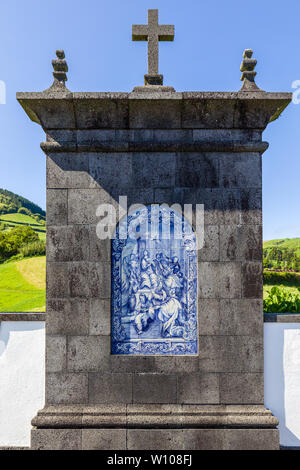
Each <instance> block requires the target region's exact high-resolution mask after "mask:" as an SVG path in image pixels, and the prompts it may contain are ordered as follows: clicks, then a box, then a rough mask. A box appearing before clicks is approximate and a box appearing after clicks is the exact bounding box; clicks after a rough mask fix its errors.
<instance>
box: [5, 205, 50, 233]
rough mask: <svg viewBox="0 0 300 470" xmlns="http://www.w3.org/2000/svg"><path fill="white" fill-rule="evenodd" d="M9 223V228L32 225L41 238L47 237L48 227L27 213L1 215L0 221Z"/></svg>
mask: <svg viewBox="0 0 300 470" xmlns="http://www.w3.org/2000/svg"><path fill="white" fill-rule="evenodd" d="M1 222H3V223H6V224H9V229H10V228H12V227H15V226H22V225H30V226H31V227H32V228H33V230H34V231H35V232H37V234H38V236H39V237H40V239H41V240H45V239H46V227H45V225H41V224H40V223H39V222H37V221H36V220H35V219H33V218H32V217H30V216H29V215H26V214H19V213H18V212H16V213H14V214H3V215H0V223H1ZM9 229H8V230H9Z"/></svg>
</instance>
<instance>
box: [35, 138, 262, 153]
mask: <svg viewBox="0 0 300 470" xmlns="http://www.w3.org/2000/svg"><path fill="white" fill-rule="evenodd" d="M268 146H269V144H268V143H267V142H220V141H211V142H191V143H182V142H178V143H177V142H171V141H170V142H161V143H158V142H93V143H90V144H88V143H86V144H85V143H79V144H77V143H59V142H42V143H41V149H42V150H43V151H44V152H45V153H46V154H50V153H58V152H102V153H110V152H191V153H192V152H230V153H232V152H247V153H248V152H255V153H260V154H262V153H263V152H265V151H266V150H267V148H268Z"/></svg>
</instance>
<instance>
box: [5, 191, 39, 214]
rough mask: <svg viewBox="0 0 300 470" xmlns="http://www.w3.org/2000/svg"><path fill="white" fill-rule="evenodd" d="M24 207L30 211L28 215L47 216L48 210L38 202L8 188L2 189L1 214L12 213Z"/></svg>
mask: <svg viewBox="0 0 300 470" xmlns="http://www.w3.org/2000/svg"><path fill="white" fill-rule="evenodd" d="M22 208H23V209H25V210H26V211H28V212H27V213H28V215H32V216H33V217H34V216H38V217H40V218H41V219H45V217H46V212H45V211H44V210H43V209H41V207H39V206H38V205H37V204H34V203H33V202H31V201H29V200H28V199H26V198H25V197H22V196H19V195H18V194H15V193H13V192H11V191H7V189H0V215H2V214H12V213H14V212H18V211H19V210H20V209H22ZM29 213H30V214H29Z"/></svg>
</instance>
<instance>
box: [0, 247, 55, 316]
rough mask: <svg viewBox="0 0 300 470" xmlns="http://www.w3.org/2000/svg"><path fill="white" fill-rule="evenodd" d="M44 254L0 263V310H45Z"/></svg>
mask: <svg viewBox="0 0 300 470" xmlns="http://www.w3.org/2000/svg"><path fill="white" fill-rule="evenodd" d="M45 264H46V258H45V256H38V257H35V258H25V259H23V260H21V261H16V262H10V263H6V264H2V265H0V311H1V312H32V311H39V312H42V311H45V272H46V267H45Z"/></svg>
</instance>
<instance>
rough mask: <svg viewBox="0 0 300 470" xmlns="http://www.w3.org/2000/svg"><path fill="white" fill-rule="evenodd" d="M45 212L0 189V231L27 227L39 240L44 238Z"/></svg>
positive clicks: (22, 198) (31, 203)
mask: <svg viewBox="0 0 300 470" xmlns="http://www.w3.org/2000/svg"><path fill="white" fill-rule="evenodd" d="M45 224H46V212H45V211H43V209H41V208H40V207H39V206H38V205H37V204H34V203H33V202H31V201H29V200H28V199H26V198H24V197H22V196H19V195H18V194H15V193H12V192H11V191H7V190H6V189H0V230H2V231H4V232H7V231H8V230H10V229H11V228H14V227H22V226H26V225H29V226H30V227H32V229H33V230H34V231H35V232H36V233H37V234H38V236H39V238H40V239H41V240H45V238H46V227H45Z"/></svg>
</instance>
